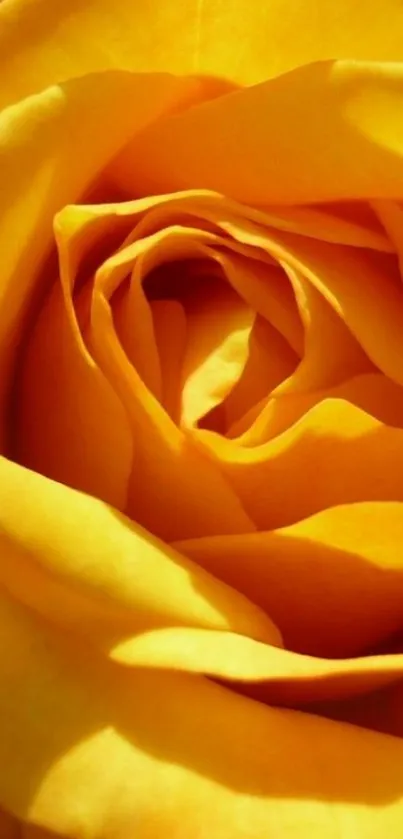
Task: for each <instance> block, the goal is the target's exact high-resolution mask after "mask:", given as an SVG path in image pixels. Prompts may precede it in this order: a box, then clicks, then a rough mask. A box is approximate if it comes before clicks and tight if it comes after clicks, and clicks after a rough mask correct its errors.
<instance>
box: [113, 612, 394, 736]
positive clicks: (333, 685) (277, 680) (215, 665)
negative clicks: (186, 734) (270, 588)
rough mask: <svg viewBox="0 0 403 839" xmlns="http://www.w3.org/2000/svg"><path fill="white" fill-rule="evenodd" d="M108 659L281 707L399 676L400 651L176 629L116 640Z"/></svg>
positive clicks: (351, 691) (348, 694) (351, 692)
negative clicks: (317, 652)
mask: <svg viewBox="0 0 403 839" xmlns="http://www.w3.org/2000/svg"><path fill="white" fill-rule="evenodd" d="M110 657H111V658H112V659H113V660H114V661H118V662H120V663H122V664H126V665H130V666H132V667H133V666H135V667H144V668H152V669H154V668H158V669H161V670H174V671H182V672H189V673H203V674H205V675H207V676H212V677H214V678H216V679H220V680H221V681H226V682H227V683H228V684H229V686H234V685H235V686H238V687H239V686H240V685H241V686H242V688H243V691H244V692H245V693H246V694H248V692H251V695H252V696H254V697H258V698H259V699H260V700H261V701H262V700H264V701H265V702H267V703H269V704H276V705H279V704H280V705H286V706H287V705H288V706H290V705H291V706H292V705H294V706H295V705H296V704H297V703H306V702H308V703H310V702H313V701H314V700H315V701H318V700H326V699H330V700H335V699H340V700H341V699H343V698H344V697H351V696H355V695H356V694H362V693H364V694H365V693H368V691H370V690H374V689H376V688H382V687H383V686H385V685H388V684H390V683H397V682H400V681H401V679H402V676H403V656H402V655H379V656H365V657H363V658H351V659H341V660H340V659H337V660H332V659H330V660H329V659H327V658H313V657H312V656H305V655H300V654H296V653H295V652H292V651H290V650H286V649H282V648H277V647H274V646H268V645H267V644H262V643H259V642H257V641H254V640H251V639H250V638H246V637H244V636H240V635H235V634H233V633H229V632H217V631H214V630H205V629H192V628H182V627H180V628H178V627H169V628H166V629H157V630H153V631H150V632H144V633H142V634H141V635H137V636H135V637H132V638H130V639H128V640H126V641H123V642H121V643H118V644H116V645H115V646H114V647H113V648H112V649H111V651H110ZM347 721H348V719H347Z"/></svg>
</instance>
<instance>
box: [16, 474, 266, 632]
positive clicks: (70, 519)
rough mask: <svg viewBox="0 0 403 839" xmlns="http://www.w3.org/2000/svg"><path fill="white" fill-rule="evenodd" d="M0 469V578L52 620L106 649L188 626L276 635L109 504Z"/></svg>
mask: <svg viewBox="0 0 403 839" xmlns="http://www.w3.org/2000/svg"><path fill="white" fill-rule="evenodd" d="M0 468H1V481H0V487H1V512H0V519H1V537H0V540H1V544H2V551H3V554H4V562H3V563H2V568H1V572H0V577H1V580H2V583H3V585H4V586H5V587H6V588H7V589H8V590H9V591H10V592H11V593H12V594H13V595H14V596H15V597H17V598H18V599H20V600H22V601H23V602H24V603H27V605H29V606H31V607H32V608H34V609H35V610H36V611H39V612H40V613H41V614H44V615H45V616H46V617H48V618H50V619H51V620H52V621H53V622H56V623H59V624H61V625H62V626H65V627H66V628H68V629H71V630H72V631H73V633H77V632H78V633H82V634H84V635H85V636H88V637H89V638H90V639H92V640H93V641H94V642H95V643H96V644H98V645H100V646H101V647H106V648H108V646H110V644H111V643H116V642H117V641H118V639H119V638H121V639H124V638H126V637H130V635H132V634H135V633H136V632H138V631H140V630H142V629H144V628H145V627H152V626H170V625H187V624H189V625H193V626H210V627H215V628H216V629H219V628H222V629H228V630H229V629H231V630H232V631H235V632H240V633H241V634H242V633H243V632H246V634H251V636H252V637H256V638H261V639H262V640H269V641H271V642H273V643H278V642H279V639H280V636H279V633H278V630H277V629H276V627H275V626H274V624H272V622H271V620H270V618H269V617H268V616H266V615H265V614H264V613H263V612H262V611H261V610H260V609H259V608H257V607H256V606H255V605H254V604H253V603H250V602H249V601H248V600H247V599H245V598H244V597H243V595H241V594H239V593H238V592H235V591H232V590H231V589H230V588H229V587H228V586H227V585H225V584H223V583H221V582H220V581H218V580H215V578H214V577H213V576H211V575H210V574H208V573H206V572H205V571H203V570H202V569H199V568H198V567H197V566H196V565H194V563H192V562H191V561H190V562H189V560H187V559H186V558H185V557H183V556H181V555H180V554H178V553H177V552H176V551H175V550H174V549H172V548H170V547H169V546H167V545H166V544H164V543H162V542H160V541H159V540H158V539H156V538H155V537H154V536H152V535H151V534H150V533H147V531H145V530H143V529H142V528H141V527H140V526H139V525H137V524H136V523H135V522H132V521H130V520H129V519H127V518H126V517H125V516H123V515H121V514H120V513H118V511H117V510H114V509H113V508H112V507H109V506H108V505H106V504H104V503H103V502H101V501H99V500H98V499H95V498H92V497H90V496H87V495H84V494H82V493H78V492H76V491H75V490H72V489H70V488H68V487H65V486H63V485H62V484H57V483H54V482H53V481H49V480H48V479H46V478H43V477H42V476H40V475H38V474H35V473H34V472H29V471H28V470H26V469H23V468H22V467H20V466H17V465H16V464H14V463H11V461H8V460H6V459H4V458H2V459H1V460H0Z"/></svg>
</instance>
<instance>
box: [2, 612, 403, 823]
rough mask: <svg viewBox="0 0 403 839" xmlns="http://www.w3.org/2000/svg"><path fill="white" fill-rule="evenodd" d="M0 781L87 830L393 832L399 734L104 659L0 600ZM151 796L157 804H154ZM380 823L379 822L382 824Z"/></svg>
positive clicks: (22, 802) (25, 803)
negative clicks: (377, 731)
mask: <svg viewBox="0 0 403 839" xmlns="http://www.w3.org/2000/svg"><path fill="white" fill-rule="evenodd" d="M1 613H2V615H1V627H2V632H1V644H2V649H1V651H0V652H1V655H0V661H1V665H0V668H1V679H0V683H1V686H2V690H1V692H0V702H1V705H0V726H1V736H0V767H1V769H2V771H1V774H0V793H1V798H2V799H3V800H4V801H5V802H6V803H7V805H8V806H9V807H10V808H11V809H12V810H13V811H14V812H15V813H16V814H21V815H22V817H24V818H25V819H27V820H29V821H30V822H32V823H36V824H39V825H41V826H44V827H46V828H50V829H54V830H55V831H58V832H59V833H61V834H62V835H66V836H79V835H86V836H88V837H91V839H118V838H119V839H120V837H122V836H126V835H128V834H133V833H135V835H136V836H138V837H146V836H151V835H153V836H158V837H160V836H161V837H163V836H177V837H178V839H179V837H185V836H192V835H195V832H196V833H199V835H201V833H203V834H204V835H205V836H217V837H218V836H228V835H231V837H234V839H263V837H264V839H269V837H273V839H274V837H276V839H278V837H282V836H284V837H286V836H287V835H290V834H292V833H296V834H297V835H299V836H303V835H306V836H309V837H312V836H317V837H318V838H319V837H322V836H326V835H331V832H332V831H333V829H334V824H335V819H336V820H337V822H338V823H340V822H342V824H343V831H344V835H346V836H350V835H351V837H353V836H354V837H355V836H357V835H358V836H360V839H361V837H362V839H369V837H371V836H374V835H387V836H388V837H393V838H394V837H396V839H398V837H400V829H401V818H402V805H401V792H402V776H401V763H402V756H403V744H402V743H401V742H400V741H399V740H398V739H395V738H393V737H388V736H387V735H381V734H374V733H372V732H369V731H365V730H364V729H359V728H355V727H353V726H346V725H343V724H337V723H334V722H328V721H324V720H321V719H320V718H319V717H315V716H310V715H308V714H302V713H298V712H295V711H288V710H283V709H271V708H267V707H265V706H263V705H262V704H261V703H257V702H252V701H251V700H249V699H246V698H244V697H241V696H237V695H235V694H234V693H232V692H231V691H229V690H226V689H224V688H222V687H220V686H218V685H215V684H212V683H211V682H210V683H209V682H208V681H206V680H204V679H202V678H200V677H197V676H189V675H187V674H186V675H184V674H168V673H155V672H154V673H153V672H147V671H142V670H138V671H133V672H132V671H129V670H128V669H126V668H117V667H113V665H111V664H109V665H108V664H106V663H104V662H102V661H98V660H97V659H96V658H95V657H94V658H93V657H92V656H91V655H89V653H88V651H87V650H86V649H85V648H83V646H82V645H80V646H78V645H76V644H74V642H71V641H68V640H67V639H65V638H64V637H63V638H62V637H61V636H59V635H58V633H57V631H55V630H53V629H52V630H51V631H49V627H48V626H47V625H46V624H45V623H43V624H40V622H39V621H36V620H35V619H34V618H33V616H32V615H30V614H29V613H28V610H26V611H25V610H23V609H20V608H19V607H18V606H17V604H15V603H13V602H12V601H11V600H7V599H6V598H3V597H2V598H1ZM156 802H157V806H156ZM383 831H386V833H383Z"/></svg>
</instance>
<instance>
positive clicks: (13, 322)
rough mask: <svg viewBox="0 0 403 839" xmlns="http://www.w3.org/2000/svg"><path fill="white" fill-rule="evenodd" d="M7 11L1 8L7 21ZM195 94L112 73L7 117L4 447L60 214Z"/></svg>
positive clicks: (166, 80) (1, 203) (1, 337)
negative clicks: (153, 124) (150, 126)
mask: <svg viewBox="0 0 403 839" xmlns="http://www.w3.org/2000/svg"><path fill="white" fill-rule="evenodd" d="M17 5H18V4H17ZM6 8H8V9H10V10H11V9H13V8H15V4H14V3H13V2H10V3H6ZM3 9H4V4H1V11H0V15H1V14H2V12H3ZM36 13H37V10H35V14H36ZM194 88H195V83H194V82H193V83H192V82H191V81H189V80H188V81H184V80H178V79H174V78H173V77H169V76H145V75H142V76H141V77H140V76H136V75H132V74H129V73H122V72H109V73H102V74H100V75H99V76H89V77H87V78H85V79H75V80H73V81H71V82H69V83H67V84H66V85H64V86H61V87H53V88H50V89H49V90H47V91H45V92H44V93H42V94H40V95H38V96H32V97H31V98H29V99H26V100H25V101H24V102H23V103H20V104H19V106H18V107H16V108H9V109H6V110H4V111H3V113H2V114H1V119H0V136H1V138H2V140H1V141H2V161H1V183H2V188H1V197H0V223H1V225H0V226H1V252H2V269H1V281H0V305H1V308H2V311H4V312H7V317H2V318H1V321H0V347H1V353H0V358H1V363H0V438H1V444H2V445H4V440H5V436H6V429H5V427H4V426H5V424H6V423H5V417H4V404H5V400H6V398H7V396H8V389H9V386H10V382H11V377H12V376H13V374H14V366H15V361H16V357H17V354H18V351H19V348H20V343H21V332H22V331H23V330H24V328H25V327H26V324H27V320H28V322H29V323H32V306H33V303H35V308H36V306H37V304H38V301H39V300H40V298H41V295H42V294H43V292H44V291H45V289H46V288H47V284H48V280H49V277H48V276H47V272H46V269H45V270H44V271H43V273H42V274H41V271H42V269H43V266H44V264H45V262H46V259H47V257H48V256H49V254H50V252H51V248H52V242H53V229H52V223H53V217H54V214H55V213H56V212H57V211H58V210H59V209H60V208H61V207H63V206H64V205H65V204H67V203H69V202H74V201H76V200H77V199H78V198H79V197H82V195H83V193H84V192H85V191H86V190H88V188H89V187H90V185H93V184H94V182H95V181H96V180H97V178H98V177H99V175H100V173H101V172H102V171H103V169H104V167H105V165H106V164H107V163H108V162H109V161H110V160H111V158H112V157H113V156H114V155H115V154H116V153H117V151H118V150H119V149H120V148H121V147H122V146H123V145H124V144H125V143H126V142H127V141H128V140H129V139H130V138H131V137H133V135H134V134H135V133H136V131H137V130H139V129H140V128H142V127H144V125H146V124H147V123H148V122H149V121H150V120H152V119H155V118H156V117H157V116H158V115H159V114H161V113H163V112H164V111H166V110H167V109H169V108H170V107H172V106H173V105H174V104H175V103H176V104H177V103H178V102H179V100H180V99H181V97H182V96H183V95H189V92H190V90H193V89H194ZM128 101H131V102H133V103H134V104H133V107H131V108H128V107H127V102H128ZM111 113H113V115H114V116H113V119H112V120H111V117H110V115H111Z"/></svg>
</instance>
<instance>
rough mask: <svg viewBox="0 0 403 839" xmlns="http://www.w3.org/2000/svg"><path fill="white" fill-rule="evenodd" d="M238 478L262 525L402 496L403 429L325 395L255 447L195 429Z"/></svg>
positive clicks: (234, 482)
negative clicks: (353, 503) (286, 427)
mask: <svg viewBox="0 0 403 839" xmlns="http://www.w3.org/2000/svg"><path fill="white" fill-rule="evenodd" d="M192 436H193V438H194V440H195V441H197V442H198V443H199V445H200V446H201V448H204V447H206V448H207V449H208V451H209V453H210V455H211V456H213V457H214V459H215V460H216V462H217V464H219V466H220V469H221V472H222V474H223V475H224V476H225V477H226V479H227V480H228V481H229V482H230V483H231V485H232V486H233V488H234V490H235V492H236V493H237V495H238V497H239V498H240V500H241V502H242V504H243V505H244V507H245V509H246V510H247V511H248V513H249V515H250V516H251V518H252V519H253V521H254V522H255V525H256V527H257V528H258V529H259V530H270V529H272V528H273V527H283V526H285V525H288V524H292V523H293V522H295V521H298V520H299V519H303V518H305V517H306V516H310V515H312V514H313V513H316V512H318V511H319V510H324V509H326V508H327V507H332V506H335V505H336V504H346V503H352V502H355V501H402V500H403V484H402V480H401V475H402V470H403V431H402V429H400V428H392V427H389V426H386V425H383V424H382V423H381V422H379V421H378V420H376V419H374V418H373V417H371V416H369V415H368V414H366V413H365V411H362V410H360V409H359V408H357V407H356V406H355V405H352V404H351V403H349V402H345V401H344V400H343V399H325V400H324V401H323V402H319V403H318V404H317V405H315V406H314V407H313V408H312V409H311V410H310V411H308V413H306V414H305V415H304V416H303V417H302V418H301V419H300V420H299V421H298V422H297V423H296V424H295V425H294V426H292V427H291V428H289V429H288V430H287V431H284V432H283V433H282V434H280V435H279V436H278V437H276V438H275V439H273V440H270V441H269V442H268V443H265V444H263V445H261V446H257V447H256V448H249V449H246V448H244V447H241V446H239V445H238V443H237V442H236V441H234V440H230V439H226V438H224V437H220V436H219V435H217V434H214V433H212V432H210V431H205V430H204V429H200V430H199V429H196V430H194V431H193V432H192Z"/></svg>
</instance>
